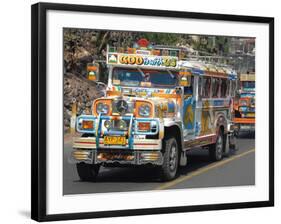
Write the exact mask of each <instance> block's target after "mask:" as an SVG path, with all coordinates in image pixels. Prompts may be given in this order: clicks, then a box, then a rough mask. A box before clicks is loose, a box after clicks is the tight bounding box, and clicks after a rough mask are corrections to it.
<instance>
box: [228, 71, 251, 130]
mask: <svg viewBox="0 0 281 224" xmlns="http://www.w3.org/2000/svg"><path fill="white" fill-rule="evenodd" d="M239 80H240V89H239V91H238V93H237V96H236V98H235V101H234V118H233V122H234V124H235V126H234V128H235V132H236V133H237V135H239V134H240V133H241V132H248V133H250V132H251V133H253V132H254V131H255V74H254V73H246V74H240V79H239Z"/></svg>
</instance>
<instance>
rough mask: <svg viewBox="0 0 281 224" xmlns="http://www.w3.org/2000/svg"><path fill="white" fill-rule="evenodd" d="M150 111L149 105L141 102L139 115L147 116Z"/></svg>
mask: <svg viewBox="0 0 281 224" xmlns="http://www.w3.org/2000/svg"><path fill="white" fill-rule="evenodd" d="M150 112H151V107H150V106H149V105H148V104H142V105H141V106H140V107H139V115H140V116H142V117H149V116H150Z"/></svg>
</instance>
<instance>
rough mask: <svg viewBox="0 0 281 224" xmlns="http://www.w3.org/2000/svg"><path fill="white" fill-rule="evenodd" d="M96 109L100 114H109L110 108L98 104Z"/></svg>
mask: <svg viewBox="0 0 281 224" xmlns="http://www.w3.org/2000/svg"><path fill="white" fill-rule="evenodd" d="M96 108H97V113H98V114H107V113H108V112H109V106H108V105H107V104H105V103H101V102H100V103H98V104H97V107H96Z"/></svg>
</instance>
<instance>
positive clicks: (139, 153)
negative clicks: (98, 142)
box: [70, 149, 163, 165]
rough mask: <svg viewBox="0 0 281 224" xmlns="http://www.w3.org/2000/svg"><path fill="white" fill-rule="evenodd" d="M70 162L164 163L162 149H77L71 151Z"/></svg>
mask: <svg viewBox="0 0 281 224" xmlns="http://www.w3.org/2000/svg"><path fill="white" fill-rule="evenodd" d="M70 162H71V163H80V162H85V163H89V164H102V163H105V164H106V163H111V164H114V163H118V164H132V165H145V164H152V165H162V163H163V155H162V153H161V152H160V151H152V150H149V151H147V150H119V149H112V150H96V149H75V150H73V151H72V153H71V157H70Z"/></svg>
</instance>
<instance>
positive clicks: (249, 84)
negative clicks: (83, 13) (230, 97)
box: [242, 81, 255, 89]
mask: <svg viewBox="0 0 281 224" xmlns="http://www.w3.org/2000/svg"><path fill="white" fill-rule="evenodd" d="M242 87H243V88H246V89H248V88H251V89H254V88H255V82H254V81H243V82H242Z"/></svg>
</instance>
